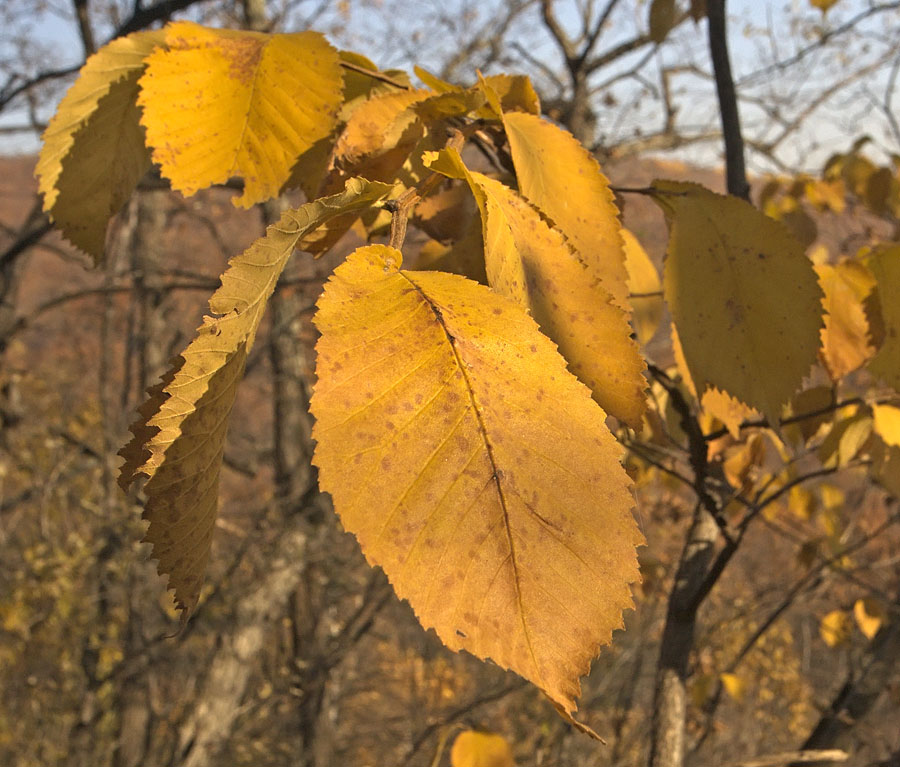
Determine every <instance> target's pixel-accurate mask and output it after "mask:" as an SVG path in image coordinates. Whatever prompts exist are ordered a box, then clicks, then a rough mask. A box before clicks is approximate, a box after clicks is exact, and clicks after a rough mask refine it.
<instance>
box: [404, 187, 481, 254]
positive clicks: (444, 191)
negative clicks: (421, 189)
mask: <svg viewBox="0 0 900 767" xmlns="http://www.w3.org/2000/svg"><path fill="white" fill-rule="evenodd" d="M475 215H477V209H476V206H475V201H474V200H473V199H472V194H471V193H470V192H469V190H468V189H467V188H466V187H465V185H463V184H453V185H452V186H449V187H443V188H439V189H437V190H436V191H435V192H434V193H432V194H431V195H429V196H428V197H426V198H425V199H424V200H421V201H419V202H418V203H417V204H416V207H415V210H414V211H413V221H414V222H415V224H416V226H417V227H419V229H421V230H422V231H424V232H425V233H427V234H428V235H429V236H430V237H434V239H436V240H441V241H443V242H446V241H448V240H459V239H460V238H461V237H463V236H465V233H466V231H467V229H468V227H469V225H470V223H471V219H472V218H473V217H474V216H475Z"/></svg>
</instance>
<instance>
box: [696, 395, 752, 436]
mask: <svg viewBox="0 0 900 767" xmlns="http://www.w3.org/2000/svg"><path fill="white" fill-rule="evenodd" d="M700 405H701V407H702V408H703V412H704V413H708V414H709V415H711V416H714V417H715V418H717V419H718V420H720V421H721V422H722V425H723V426H724V427H725V428H726V429H728V433H729V434H730V435H731V436H732V437H734V438H735V439H740V435H741V424H742V423H744V421H750V420H753V419H754V418H759V413H758V412H756V411H755V410H754V409H753V408H752V407H750V406H748V405H745V404H744V403H743V402H741V401H740V400H739V399H735V398H734V397H732V396H731V395H730V394H728V392H724V391H719V390H718V389H715V388H713V389H707V390H706V391H705V392H703V396H702V397H701V398H700Z"/></svg>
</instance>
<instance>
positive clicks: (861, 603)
mask: <svg viewBox="0 0 900 767" xmlns="http://www.w3.org/2000/svg"><path fill="white" fill-rule="evenodd" d="M853 617H854V618H856V625H857V626H859V630H860V631H862V633H863V634H865V637H866V639H874V638H875V635H876V634H877V633H878V629H880V628H881V626H882V624H883V623H884V620H885V618H887V610H885V609H884V605H883V604H881V602H880V601H879V600H877V599H857V600H856V603H855V604H854V605H853Z"/></svg>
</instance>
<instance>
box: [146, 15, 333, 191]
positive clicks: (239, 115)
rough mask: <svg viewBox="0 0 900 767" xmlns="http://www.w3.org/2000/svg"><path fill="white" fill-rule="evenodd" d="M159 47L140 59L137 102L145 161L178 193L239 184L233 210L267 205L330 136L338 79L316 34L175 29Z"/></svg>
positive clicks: (182, 25)
mask: <svg viewBox="0 0 900 767" xmlns="http://www.w3.org/2000/svg"><path fill="white" fill-rule="evenodd" d="M166 46H167V47H166V48H165V49H162V48H160V49H158V50H157V51H155V52H154V53H153V54H151V55H150V56H149V57H148V58H147V71H146V72H145V73H144V75H143V76H142V77H141V79H140V86H141V94H140V98H139V101H138V103H139V104H140V105H141V107H142V108H143V110H144V115H143V118H142V123H143V125H144V127H145V128H146V129H147V142H148V143H149V144H150V146H152V147H153V160H154V162H156V163H158V164H159V165H160V169H161V171H162V174H163V175H164V176H165V177H166V178H168V179H169V180H170V181H171V183H172V187H173V188H174V189H177V190H178V191H180V192H182V193H183V194H185V195H188V196H190V195H192V194H194V193H195V192H197V191H198V190H199V189H205V188H206V187H208V186H210V185H212V184H221V183H224V182H226V181H227V180H228V179H229V178H231V177H232V176H240V177H241V178H243V180H244V193H243V194H242V195H241V196H240V197H236V198H235V199H234V203H235V205H242V206H243V207H249V206H251V205H253V204H254V203H257V202H261V201H263V200H266V199H269V198H271V197H274V196H276V195H277V194H278V193H279V191H280V190H281V188H282V186H284V184H285V183H286V182H287V181H288V180H289V179H290V176H291V168H292V167H293V165H294V162H295V161H296V160H297V158H298V157H299V156H300V155H301V154H302V153H303V152H305V151H306V150H308V149H309V148H310V147H312V146H313V145H314V144H315V143H316V142H317V141H318V140H319V139H322V138H325V137H326V136H328V135H329V133H331V129H332V127H333V126H334V123H335V118H336V115H337V111H338V108H339V107H340V105H341V101H342V98H343V78H342V74H341V66H340V58H339V57H338V53H337V51H336V50H335V49H334V48H332V47H331V46H330V45H329V44H328V42H327V41H326V40H325V38H324V37H323V36H322V35H320V34H318V33H316V32H297V33H294V34H277V35H267V34H262V33H260V32H247V31H240V30H229V29H209V28H206V27H201V26H199V25H198V24H193V23H191V22H187V21H182V22H177V23H173V24H169V25H168V26H167V27H166Z"/></svg>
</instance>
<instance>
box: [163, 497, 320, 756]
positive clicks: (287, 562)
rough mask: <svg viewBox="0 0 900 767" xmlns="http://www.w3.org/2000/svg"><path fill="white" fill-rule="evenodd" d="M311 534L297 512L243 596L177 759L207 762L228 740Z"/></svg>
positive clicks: (185, 727)
mask: <svg viewBox="0 0 900 767" xmlns="http://www.w3.org/2000/svg"><path fill="white" fill-rule="evenodd" d="M307 538H308V534H307V528H306V523H305V521H304V519H303V517H302V515H299V514H296V515H294V516H293V517H292V518H291V519H290V521H289V523H288V524H287V525H286V527H285V528H284V530H283V531H282V533H281V535H280V536H279V538H278V544H277V546H276V547H275V550H274V551H273V552H272V555H271V558H270V560H269V561H270V563H271V566H270V567H269V569H268V572H267V573H266V574H265V577H264V578H263V579H262V580H261V582H260V584H259V587H258V588H256V589H254V590H253V591H252V592H250V593H249V594H247V595H246V596H245V597H243V598H242V599H241V600H240V601H239V602H238V604H237V606H236V609H235V618H234V621H233V623H231V624H230V628H231V630H230V631H228V632H227V633H225V634H223V635H222V636H221V637H220V641H219V646H218V649H217V650H216V652H215V654H214V656H213V659H212V661H211V663H210V665H209V671H208V674H207V677H206V681H205V684H204V685H203V689H202V691H201V692H200V694H199V696H198V698H197V701H196V704H195V706H194V709H193V711H192V712H191V714H190V716H189V717H188V719H187V721H186V722H185V723H184V724H183V725H182V727H181V729H180V735H179V744H180V745H179V748H178V753H177V754H176V759H175V760H174V761H173V765H178V767H206V766H207V765H210V764H212V763H213V761H214V759H215V757H216V754H217V753H218V751H219V749H220V748H221V747H222V745H223V743H225V742H226V741H227V740H228V737H229V736H230V734H231V730H232V728H233V726H234V722H235V720H236V719H237V716H238V714H239V713H240V709H241V703H242V701H243V699H244V695H245V693H246V690H247V684H248V682H249V680H250V676H251V674H252V673H253V671H254V668H255V664H254V660H255V659H256V657H257V656H258V655H259V653H260V651H261V650H262V649H263V643H264V641H265V639H266V636H267V634H268V633H269V632H270V630H271V628H272V623H273V622H274V621H276V620H277V619H278V618H279V617H280V616H281V615H283V614H284V608H285V604H286V603H287V601H288V598H289V597H290V595H291V593H292V592H293V591H294V590H295V589H296V588H297V584H298V583H299V581H300V578H301V577H302V574H303V569H304V563H305V560H306V542H307Z"/></svg>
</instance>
